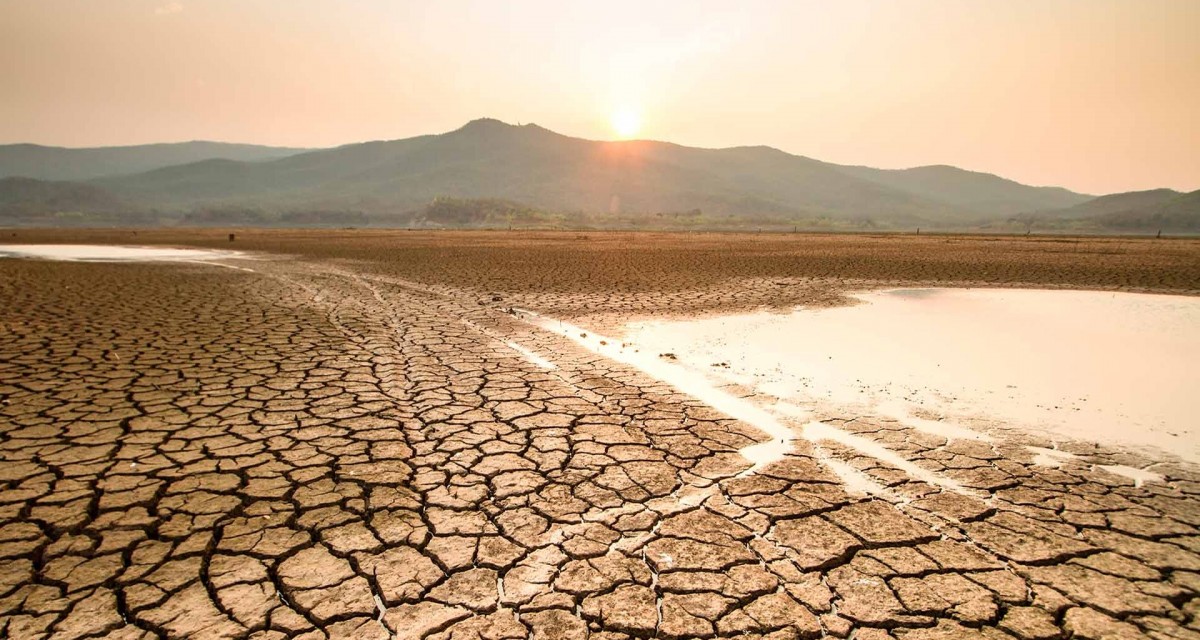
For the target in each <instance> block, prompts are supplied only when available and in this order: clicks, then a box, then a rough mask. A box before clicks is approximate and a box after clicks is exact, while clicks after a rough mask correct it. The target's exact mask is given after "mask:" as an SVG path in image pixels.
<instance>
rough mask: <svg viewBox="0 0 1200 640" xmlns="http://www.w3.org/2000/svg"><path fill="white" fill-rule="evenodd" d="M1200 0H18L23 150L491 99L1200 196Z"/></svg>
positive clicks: (559, 116)
mask: <svg viewBox="0 0 1200 640" xmlns="http://www.w3.org/2000/svg"><path fill="white" fill-rule="evenodd" d="M1197 33H1200V0H1173V1H1165V0H1128V1H1120V2H1116V1H1106V0H1004V1H1000V0H996V1H994V2H985V1H984V0H938V1H934V0H876V1H856V0H849V1H847V0H840V1H838V2H808V1H801V0H779V1H776V2H753V1H748V2H737V3H734V2H708V1H692V2H655V1H647V0H635V1H628V2H627V1H624V0H607V1H605V2H567V1H565V0H546V1H537V2H534V1H526V2H512V3H508V2H491V1H484V0H481V1H479V2H441V1H439V2H407V1H399V0H338V1H336V2H335V1H333V0H328V1H320V2H318V1H316V0H177V1H174V0H0V82H2V84H0V86H2V87H3V91H2V92H0V142H37V143H42V144H53V145H64V146H98V145H116V144H140V143H147V142H163V141H179V140H191V139H208V140H224V141H232V142H253V143H261V144H274V145H292V146H331V145H336V144H342V143H347V142H356V141H362V140H374V139H389V138H403V137H408V136H413V135H420V134H424V133H436V132H442V131H447V130H450V129H454V128H457V127H458V126H461V125H462V124H463V123H465V122H466V121H468V120H471V119H473V118H477V117H481V116H490V117H495V118H500V119H502V120H505V121H508V122H512V123H517V122H536V123H538V124H541V125H542V126H545V127H547V128H550V129H554V130H556V131H559V132H561V133H565V134H568V135H575V136H580V137H586V138H613V137H615V135H616V134H615V132H614V131H613V128H612V125H611V120H612V115H613V114H614V113H615V112H618V111H620V112H622V113H624V114H626V115H627V114H628V113H630V112H634V113H636V114H637V115H638V116H639V119H640V121H641V125H642V127H641V131H640V133H639V134H638V135H639V136H640V137H644V138H653V139H660V140H669V141H672V142H678V143H680V144H687V145H695V146H707V147H723V146H734V145H750V144H766V145H770V146H774V147H778V148H781V149H783V150H785V151H788V152H791V153H797V154H802V155H807V156H811V157H814V158H819V159H822V160H827V161H831V162H839V163H846V164H867V165H872V166H879V167H887V168H895V167H908V166H917V165H923V164H953V165H957V166H960V167H964V168H968V169H974V170H979V171H988V172H992V173H997V174H1000V175H1003V176H1005V177H1010V178H1013V179H1015V180H1019V181H1022V182H1026V183H1031V184H1055V185H1062V186H1066V187H1068V188H1072V189H1075V190H1079V191H1084V192H1088V193H1109V192H1115V191H1127V190H1132V189H1145V188H1152V187H1160V186H1167V187H1172V188H1176V189H1180V190H1194V189H1197V188H1200V115H1198V114H1200V38H1198V37H1197V36H1196V34H1197Z"/></svg>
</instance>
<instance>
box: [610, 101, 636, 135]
mask: <svg viewBox="0 0 1200 640" xmlns="http://www.w3.org/2000/svg"><path fill="white" fill-rule="evenodd" d="M612 128H613V131H614V132H615V133H616V134H617V137H618V138H621V139H624V140H628V139H630V138H632V137H634V136H636V135H637V134H638V131H641V129H642V116H641V114H639V113H638V112H637V111H634V110H633V109H630V108H628V107H623V108H621V109H617V110H616V111H615V112H613V114H612Z"/></svg>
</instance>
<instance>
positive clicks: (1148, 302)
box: [626, 289, 1200, 461]
mask: <svg viewBox="0 0 1200 640" xmlns="http://www.w3.org/2000/svg"><path fill="white" fill-rule="evenodd" d="M858 298H859V300H860V304H857V305H854V306H849V307H838V308H832V309H819V310H797V311H795V312H792V313H785V314H779V313H767V312H762V313H753V314H743V315H735V316H722V317H711V318H702V319H697V320H687V321H667V322H648V323H638V324H634V325H631V326H630V327H629V332H628V334H627V338H626V339H627V341H628V342H629V344H630V345H631V346H635V347H636V348H640V349H642V350H643V351H652V352H653V353H655V354H657V353H662V352H669V353H672V354H674V355H675V357H676V360H675V362H674V366H676V367H678V368H683V369H687V370H689V371H691V372H692V373H694V374H696V375H703V374H705V373H707V374H708V375H710V376H712V377H717V376H720V377H723V378H726V379H730V378H734V379H738V380H741V381H750V382H749V384H748V386H750V387H751V388H752V389H753V390H754V391H756V392H760V393H763V394H768V395H771V396H774V397H776V398H779V399H781V400H782V401H784V402H786V403H787V404H788V405H792V406H798V407H803V408H820V407H833V408H834V409H835V410H838V411H841V412H843V413H844V412H845V411H847V410H850V409H852V410H854V411H862V412H863V413H861V414H858V415H875V416H883V417H891V418H893V419H896V420H897V421H899V422H900V423H901V424H903V425H905V426H909V427H912V428H914V429H918V430H921V431H926V432H930V433H935V434H937V435H941V436H943V437H947V438H951V439H955V438H965V439H972V440H983V441H987V440H989V439H990V437H989V436H987V435H986V434H981V433H978V432H975V431H972V430H970V429H967V428H965V427H962V426H960V424H962V421H964V420H968V419H983V420H985V421H988V422H992V423H999V424H1002V425H1006V426H1011V427H1018V428H1027V429H1032V430H1037V431H1043V432H1049V433H1051V434H1054V435H1057V436H1063V437H1067V438H1071V439H1080V440H1092V441H1098V442H1102V443H1106V444H1110V445H1119V446H1133V447H1152V448H1156V449H1160V450H1166V451H1170V452H1172V453H1174V454H1176V455H1179V456H1181V457H1183V458H1185V459H1189V460H1193V461H1200V420H1196V419H1195V416H1196V415H1200V393H1196V392H1195V390H1196V389H1200V298H1195V297H1187V296H1164V295H1145V294H1129V293H1108V292H1092V291H1043V290H1016V289H920V290H897V291H883V292H874V293H867V294H862V295H859V296H858ZM712 363H725V364H727V365H728V366H727V368H726V367H724V366H722V367H721V371H719V372H718V371H716V370H715V369H714V368H713V364H712ZM743 384H747V383H745V382H743ZM918 414H919V415H935V416H938V417H940V418H941V419H939V420H930V419H927V418H921V417H917V416H918ZM1043 460H1044V458H1043Z"/></svg>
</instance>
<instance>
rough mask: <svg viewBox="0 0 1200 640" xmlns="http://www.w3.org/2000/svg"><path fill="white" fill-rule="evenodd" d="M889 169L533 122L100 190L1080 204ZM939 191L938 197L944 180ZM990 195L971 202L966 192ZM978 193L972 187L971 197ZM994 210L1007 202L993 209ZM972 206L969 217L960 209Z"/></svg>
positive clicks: (219, 163)
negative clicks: (575, 132) (564, 131)
mask: <svg viewBox="0 0 1200 640" xmlns="http://www.w3.org/2000/svg"><path fill="white" fill-rule="evenodd" d="M937 169H938V171H937V173H939V174H947V175H938V176H925V175H924V173H922V172H920V171H918V172H917V173H915V174H906V175H911V178H910V179H905V178H904V175H901V176H900V178H901V179H899V180H897V179H894V177H893V174H892V173H891V172H882V171H878V170H869V169H864V168H852V167H841V166H838V165H834V164H829V163H825V162H821V161H818V160H813V159H811V158H806V157H803V156H795V155H791V154H788V153H784V152H782V151H779V150H777V149H772V148H769V147H736V148H731V149H698V148H692V147H684V146H680V145H675V144H670V143H665V142H652V141H626V142H599V141H592V140H583V139H579V138H571V137H568V136H564V135H560V134H557V133H554V132H552V131H549V130H547V129H544V128H542V127H539V126H537V125H525V126H520V127H518V126H512V125H508V124H505V123H502V122H499V121H497V120H488V119H483V120H476V121H473V122H471V123H468V124H467V125H466V126H464V127H462V128H460V129H457V130H455V131H451V132H449V133H445V134H441V135H429V136H420V137H416V138H409V139H405V140H395V141H389V142H370V143H365V144H356V145H348V146H344V147H338V148H335V149H325V150H319V151H313V152H309V153H303V154H297V155H294V156H290V157H287V158H283V159H280V160H275V161H271V162H260V163H245V162H234V161H225V160H209V161H204V162H198V163H193V164H189V165H182V166H174V167H167V168H163V169H158V170H155V171H150V172H147V173H143V174H139V175H133V176H123V177H118V178H112V179H105V180H101V181H98V184H102V185H104V186H105V187H108V188H110V189H112V190H113V191H114V192H117V193H121V194H125V195H127V196H128V197H131V198H137V199H141V200H145V201H147V202H151V203H154V204H155V206H163V207H179V206H184V207H186V206H195V205H197V204H201V203H207V202H211V201H213V200H221V201H223V202H228V203H237V204H241V205H254V206H275V207H290V206H299V205H306V206H320V207H327V208H328V207H352V208H356V209H364V210H368V211H391V212H396V211H406V210H416V209H419V208H421V207H424V206H426V205H427V204H428V203H429V202H431V201H432V200H433V199H435V198H438V197H453V198H467V199H479V198H493V199H501V200H506V201H512V202H518V203H522V204H523V205H525V206H528V207H533V208H537V209H541V210H551V211H564V212H589V213H597V212H608V213H612V214H629V213H647V214H649V213H662V212H681V211H694V210H697V209H699V210H700V211H701V212H702V213H703V214H704V215H705V216H707V217H709V218H729V217H734V218H738V217H762V216H768V217H773V218H776V219H780V220H814V219H825V218H828V219H833V220H873V221H877V222H879V223H881V224H891V225H910V224H920V223H921V222H923V221H924V222H930V223H942V224H950V223H961V222H963V221H967V220H978V219H980V218H983V217H987V216H997V215H1005V214H1008V213H1010V212H1011V211H1012V210H1014V208H1017V207H1018V205H1014V204H1012V203H1013V202H1020V203H1022V206H1041V207H1051V206H1053V207H1057V206H1062V205H1063V204H1074V203H1076V202H1079V201H1082V200H1084V199H1086V196H1079V195H1078V194H1072V193H1070V192H1068V191H1065V190H1060V189H1041V188H1037V187H1027V186H1025V185H1020V184H1017V183H1014V182H1011V181H1006V180H1003V179H1001V178H996V177H994V176H988V177H987V179H981V178H978V177H977V176H983V175H984V174H971V173H970V172H965V171H961V170H957V169H952V168H949V167H946V168H937ZM939 181H940V182H942V183H945V185H947V186H945V187H944V188H942V189H941V191H944V192H945V193H941V192H940V191H939V187H938V186H937V183H938V182H939ZM972 181H976V182H980V181H982V182H985V183H987V185H988V187H989V189H990V191H987V192H986V193H980V194H978V195H975V196H972V195H971V191H972V189H973V187H972V185H971V183H972ZM977 190H978V189H977ZM995 201H999V202H1000V203H1001V204H999V205H996V204H994V202H995ZM964 202H968V203H969V204H970V206H966V205H964V204H963V203H964Z"/></svg>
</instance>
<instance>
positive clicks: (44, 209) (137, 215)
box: [0, 178, 155, 225]
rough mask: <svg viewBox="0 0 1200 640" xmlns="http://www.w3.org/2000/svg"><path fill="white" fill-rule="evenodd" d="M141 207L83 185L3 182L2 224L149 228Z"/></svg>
mask: <svg viewBox="0 0 1200 640" xmlns="http://www.w3.org/2000/svg"><path fill="white" fill-rule="evenodd" d="M154 221H155V217H154V216H152V215H150V214H149V212H147V211H146V210H145V209H144V208H143V207H141V206H140V205H138V204H136V203H133V202H130V201H129V200H126V199H124V198H121V197H120V196H117V195H115V194H113V193H112V192H111V191H109V190H107V189H104V188H103V187H98V186H96V185H91V184H83V183H79V182H56V181H46V180H34V179H33V178H0V224H45V225H59V224H76V223H95V224H119V223H125V224H134V223H136V224H147V223H151V222H154Z"/></svg>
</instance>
